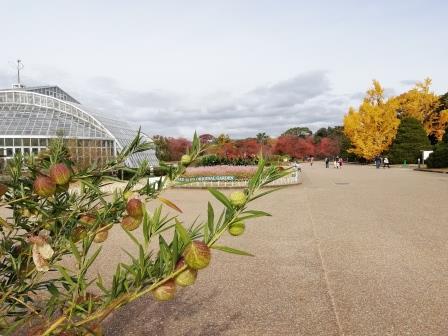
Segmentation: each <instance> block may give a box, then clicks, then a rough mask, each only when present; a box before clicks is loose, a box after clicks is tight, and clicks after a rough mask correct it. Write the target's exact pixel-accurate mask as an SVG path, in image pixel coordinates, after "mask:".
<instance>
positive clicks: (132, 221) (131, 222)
mask: <svg viewBox="0 0 448 336" xmlns="http://www.w3.org/2000/svg"><path fill="white" fill-rule="evenodd" d="M141 222H142V218H141V217H140V218H134V217H131V216H125V217H123V219H122V220H121V227H122V228H123V229H125V230H126V231H133V230H135V229H136V228H138V227H139V226H140V223H141Z"/></svg>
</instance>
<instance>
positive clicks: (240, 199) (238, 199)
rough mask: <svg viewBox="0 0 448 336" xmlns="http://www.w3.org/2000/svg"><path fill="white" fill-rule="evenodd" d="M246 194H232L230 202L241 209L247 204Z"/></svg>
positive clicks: (242, 192) (238, 192)
mask: <svg viewBox="0 0 448 336" xmlns="http://www.w3.org/2000/svg"><path fill="white" fill-rule="evenodd" d="M246 199H247V197H246V194H245V193H244V191H235V192H233V193H231V194H230V197H229V200H230V203H232V205H233V206H235V207H241V206H243V205H244V204H245V203H246Z"/></svg>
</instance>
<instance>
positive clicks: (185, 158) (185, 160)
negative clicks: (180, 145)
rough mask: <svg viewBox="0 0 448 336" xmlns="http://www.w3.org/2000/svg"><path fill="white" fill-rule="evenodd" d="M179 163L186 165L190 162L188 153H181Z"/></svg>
mask: <svg viewBox="0 0 448 336" xmlns="http://www.w3.org/2000/svg"><path fill="white" fill-rule="evenodd" d="M180 163H181V164H182V165H183V166H188V165H189V164H190V163H191V156H190V155H187V154H185V155H182V157H181V158H180Z"/></svg>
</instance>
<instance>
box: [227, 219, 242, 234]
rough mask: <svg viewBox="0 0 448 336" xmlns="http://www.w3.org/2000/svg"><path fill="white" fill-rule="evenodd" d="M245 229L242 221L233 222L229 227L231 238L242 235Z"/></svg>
mask: <svg viewBox="0 0 448 336" xmlns="http://www.w3.org/2000/svg"><path fill="white" fill-rule="evenodd" d="M245 229H246V225H245V224H244V222H243V221H239V222H235V223H232V224H230V225H229V228H228V230H229V233H230V234H231V235H232V236H241V235H242V234H243V233H244V230H245Z"/></svg>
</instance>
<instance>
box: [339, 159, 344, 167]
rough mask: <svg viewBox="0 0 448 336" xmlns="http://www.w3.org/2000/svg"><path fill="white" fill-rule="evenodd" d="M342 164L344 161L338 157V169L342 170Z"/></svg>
mask: <svg viewBox="0 0 448 336" xmlns="http://www.w3.org/2000/svg"><path fill="white" fill-rule="evenodd" d="M342 163H344V160H343V159H342V158H341V157H340V158H339V168H341V169H342Z"/></svg>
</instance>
